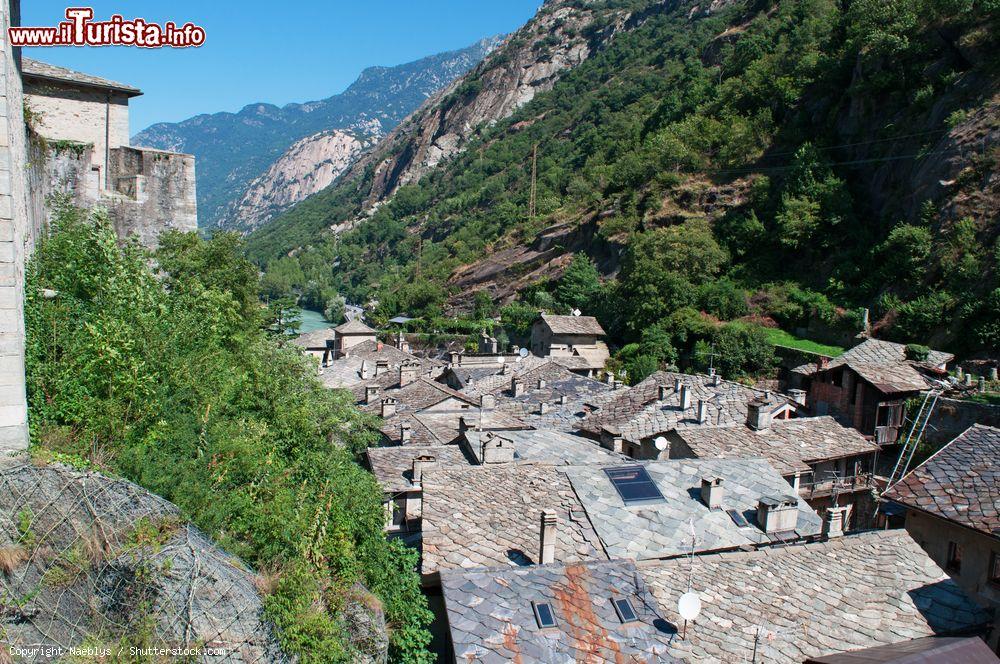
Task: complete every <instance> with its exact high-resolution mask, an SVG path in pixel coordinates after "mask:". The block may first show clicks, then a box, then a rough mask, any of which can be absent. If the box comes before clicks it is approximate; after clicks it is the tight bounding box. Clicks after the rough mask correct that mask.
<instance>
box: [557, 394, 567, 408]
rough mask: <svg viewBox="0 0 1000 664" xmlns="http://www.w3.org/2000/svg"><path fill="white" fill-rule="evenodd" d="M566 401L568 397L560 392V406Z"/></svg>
mask: <svg viewBox="0 0 1000 664" xmlns="http://www.w3.org/2000/svg"><path fill="white" fill-rule="evenodd" d="M567 401H568V399H567V398H566V395H565V394H560V395H559V405H560V406H565V405H566V402H567Z"/></svg>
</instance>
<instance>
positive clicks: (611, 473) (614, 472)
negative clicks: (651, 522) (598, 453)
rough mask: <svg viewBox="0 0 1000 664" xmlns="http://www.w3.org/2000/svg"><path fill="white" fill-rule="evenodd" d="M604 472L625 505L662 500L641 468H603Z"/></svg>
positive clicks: (644, 470)
mask: <svg viewBox="0 0 1000 664" xmlns="http://www.w3.org/2000/svg"><path fill="white" fill-rule="evenodd" d="M604 472H605V473H607V475H608V479H610V480H611V483H612V484H613V485H614V486H615V489H616V490H617V491H618V495H619V496H621V497H622V500H624V501H625V504H626V505H630V504H632V503H644V502H650V501H654V500H663V494H662V493H660V490H659V489H657V488H656V485H655V484H653V480H651V479H650V478H649V473H647V472H646V469H645V468H643V467H642V466H627V467H624V468H605V469H604Z"/></svg>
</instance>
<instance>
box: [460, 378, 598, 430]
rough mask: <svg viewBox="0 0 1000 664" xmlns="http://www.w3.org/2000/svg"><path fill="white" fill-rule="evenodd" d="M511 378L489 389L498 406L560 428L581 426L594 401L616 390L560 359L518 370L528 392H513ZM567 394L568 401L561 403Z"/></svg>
mask: <svg viewBox="0 0 1000 664" xmlns="http://www.w3.org/2000/svg"><path fill="white" fill-rule="evenodd" d="M507 378H508V380H507V381H506V382H505V383H504V384H503V385H500V386H497V387H495V388H493V389H492V390H490V391H489V392H488V393H489V394H492V395H493V396H494V397H496V404H497V408H498V409H499V410H502V411H504V412H506V413H510V414H511V415H513V416H515V417H517V418H518V419H520V420H521V421H523V422H527V423H529V424H531V425H532V426H534V427H538V428H545V429H557V430H559V431H575V430H577V429H578V428H579V426H580V422H581V421H582V420H583V418H584V417H585V416H586V415H587V414H588V413H589V412H590V410H591V404H593V403H599V402H600V401H601V400H602V398H604V395H606V394H607V393H609V392H613V391H614V390H613V389H612V388H611V386H609V385H607V384H605V383H602V382H600V381H597V380H594V379H593V378H587V377H586V376H581V375H579V374H575V373H573V372H572V371H570V370H569V369H567V368H565V367H563V366H561V365H560V364H559V363H557V362H545V363H544V364H541V365H539V366H537V367H535V368H534V369H531V370H529V371H525V372H522V373H520V374H518V376H517V378H518V379H519V380H521V381H523V382H524V392H523V393H522V394H521V396H518V397H515V396H512V395H511V393H510V380H509V379H510V376H508V377H507ZM539 381H544V382H545V386H544V387H539V386H538V385H539ZM480 394H482V392H480ZM563 396H565V397H566V403H565V404H561V403H559V399H560V397H563ZM543 402H544V403H545V404H547V412H546V413H545V414H541V413H540V412H539V410H540V405H541V404H542V403H543Z"/></svg>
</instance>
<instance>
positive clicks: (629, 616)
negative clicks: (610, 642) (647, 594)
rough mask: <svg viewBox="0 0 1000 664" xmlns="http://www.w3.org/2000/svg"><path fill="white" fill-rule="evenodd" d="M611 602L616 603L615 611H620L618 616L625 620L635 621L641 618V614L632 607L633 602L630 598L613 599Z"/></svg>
mask: <svg viewBox="0 0 1000 664" xmlns="http://www.w3.org/2000/svg"><path fill="white" fill-rule="evenodd" d="M611 603H612V604H614V605H615V612H617V613H618V618H619V619H620V620H621V621H622V622H623V623H627V622H634V621H636V620H638V619H639V616H637V615H636V614H635V609H633V608H632V602H630V601H628V598H624V597H623V598H621V599H612V600H611Z"/></svg>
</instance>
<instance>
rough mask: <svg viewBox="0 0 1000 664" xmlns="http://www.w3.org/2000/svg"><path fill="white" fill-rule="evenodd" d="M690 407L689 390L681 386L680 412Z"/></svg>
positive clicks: (685, 386)
mask: <svg viewBox="0 0 1000 664" xmlns="http://www.w3.org/2000/svg"><path fill="white" fill-rule="evenodd" d="M690 407H691V388H690V387H688V386H687V385H681V410H687V409H688V408H690Z"/></svg>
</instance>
